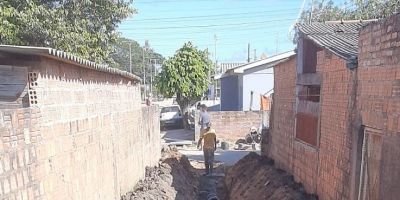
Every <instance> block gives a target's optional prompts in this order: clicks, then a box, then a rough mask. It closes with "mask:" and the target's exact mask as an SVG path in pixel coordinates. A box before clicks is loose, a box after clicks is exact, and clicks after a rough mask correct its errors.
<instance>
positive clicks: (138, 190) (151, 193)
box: [121, 150, 198, 200]
mask: <svg viewBox="0 0 400 200" xmlns="http://www.w3.org/2000/svg"><path fill="white" fill-rule="evenodd" d="M197 186H198V176H197V175H196V173H195V172H194V169H193V167H192V166H191V165H190V162H189V160H188V159H187V157H186V156H183V155H181V154H179V153H178V152H177V151H175V150H167V151H165V152H163V157H162V159H161V161H160V165H159V167H148V168H147V169H146V177H145V178H144V179H143V180H141V181H140V182H139V183H138V184H137V185H136V187H135V188H134V189H133V191H132V192H129V193H127V194H126V195H124V196H122V197H121V199H122V200H134V199H135V200H136V199H143V200H146V199H148V200H154V199H166V200H175V199H176V200H191V199H197Z"/></svg>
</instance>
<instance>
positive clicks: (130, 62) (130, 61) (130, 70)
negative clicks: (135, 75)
mask: <svg viewBox="0 0 400 200" xmlns="http://www.w3.org/2000/svg"><path fill="white" fill-rule="evenodd" d="M129 73H132V43H131V42H129Z"/></svg>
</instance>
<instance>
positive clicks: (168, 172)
mask: <svg viewBox="0 0 400 200" xmlns="http://www.w3.org/2000/svg"><path fill="white" fill-rule="evenodd" d="M192 164H193V166H194V167H193V166H192V165H191V163H190V162H189V160H188V158H187V157H186V156H184V155H181V154H180V153H179V152H178V151H176V150H167V151H165V152H163V158H162V159H161V161H160V165H159V167H152V168H147V170H146V177H145V179H143V180H142V181H140V182H139V183H138V184H137V185H136V187H135V188H134V189H133V191H132V192H129V193H127V194H126V195H124V196H122V197H121V200H138V199H142V200H159V199H160V200H161V199H165V200H208V198H207V196H208V195H209V194H210V193H213V194H216V195H217V196H218V198H219V200H264V199H266V200H316V199H317V198H316V197H315V196H312V195H309V194H306V193H305V191H304V189H303V187H302V186H301V184H298V183H295V182H294V181H293V177H292V176H291V175H289V174H287V173H286V172H284V171H282V170H278V169H276V168H275V167H274V165H273V161H272V160H270V159H268V158H264V157H261V156H259V155H258V154H256V153H249V154H248V155H247V156H245V157H244V158H242V159H241V160H240V161H239V162H238V163H236V164H235V165H234V166H232V167H229V168H226V167H225V166H223V165H217V169H215V170H214V171H215V172H216V174H217V175H215V176H212V177H208V176H203V175H202V174H203V173H204V171H203V169H202V168H201V167H202V166H201V163H198V162H197V163H192ZM223 175H225V176H223Z"/></svg>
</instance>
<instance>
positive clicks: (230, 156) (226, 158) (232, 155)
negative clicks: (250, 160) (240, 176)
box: [179, 149, 260, 166]
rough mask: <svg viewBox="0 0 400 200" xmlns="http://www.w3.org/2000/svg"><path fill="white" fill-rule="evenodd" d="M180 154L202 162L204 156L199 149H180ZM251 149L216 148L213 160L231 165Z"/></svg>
mask: <svg viewBox="0 0 400 200" xmlns="http://www.w3.org/2000/svg"><path fill="white" fill-rule="evenodd" d="M179 152H181V153H182V154H184V155H186V156H187V157H188V158H189V160H192V161H195V162H199V163H203V162H204V157H203V151H201V150H188V149H182V150H179ZM250 152H252V151H240V150H239V151H235V150H229V151H223V150H217V151H216V152H215V162H216V163H221V164H223V165H225V166H232V165H234V164H235V163H236V162H237V161H239V160H240V159H242V158H243V157H244V156H246V155H247V154H249V153H250ZM255 152H257V153H258V154H260V151H255Z"/></svg>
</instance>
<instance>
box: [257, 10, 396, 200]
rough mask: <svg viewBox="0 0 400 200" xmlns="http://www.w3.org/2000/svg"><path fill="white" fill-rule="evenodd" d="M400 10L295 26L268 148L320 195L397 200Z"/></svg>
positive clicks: (279, 77)
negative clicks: (375, 18)
mask: <svg viewBox="0 0 400 200" xmlns="http://www.w3.org/2000/svg"><path fill="white" fill-rule="evenodd" d="M399 31H400V16H399V15H396V16H393V17H391V18H389V19H387V20H381V21H362V22H360V21H352V22H326V23H312V24H304V25H298V33H299V38H298V46H297V57H293V58H292V59H290V60H289V61H286V62H284V63H281V64H279V65H277V66H276V67H275V68H274V72H275V86H274V96H273V106H272V116H271V131H270V132H271V134H270V137H269V141H268V148H266V150H264V153H265V154H267V155H268V156H270V157H272V158H273V159H274V160H275V161H276V165H277V166H278V167H280V168H282V169H285V170H286V171H289V172H290V173H292V174H293V175H294V177H295V179H296V181H299V182H301V183H303V185H304V186H305V188H306V190H307V191H308V192H310V193H315V194H317V195H318V196H319V198H320V199H322V200H328V199H329V200H330V199H332V200H333V199H359V200H360V199H361V200H366V199H368V200H372V199H398V196H399V195H400V191H399V190H398V185H399V184H400V181H399V180H400V161H399V159H393V158H398V157H399V156H400V147H399V146H400V145H399V144H400V134H399V133H400V119H399V114H400V95H399V94H400V92H399V91H400V84H399V83H400V82H399V81H400V59H399V56H400V42H399V41H400V35H399V34H398V33H399Z"/></svg>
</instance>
